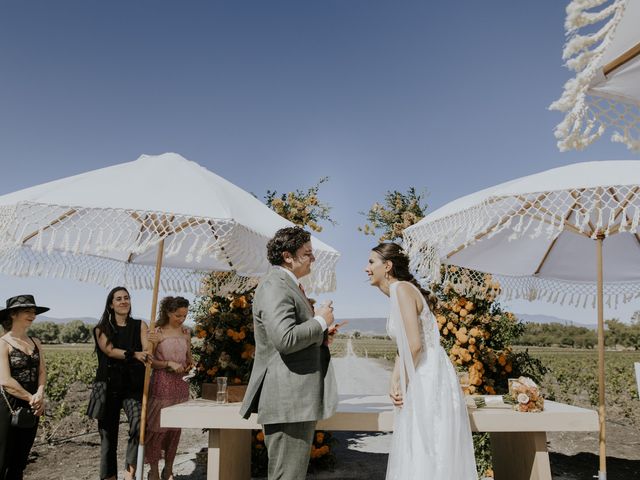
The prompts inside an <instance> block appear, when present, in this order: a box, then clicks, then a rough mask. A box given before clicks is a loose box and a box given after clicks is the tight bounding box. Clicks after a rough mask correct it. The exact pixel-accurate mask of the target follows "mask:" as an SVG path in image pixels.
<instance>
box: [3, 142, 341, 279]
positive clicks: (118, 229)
mask: <svg viewBox="0 0 640 480" xmlns="http://www.w3.org/2000/svg"><path fill="white" fill-rule="evenodd" d="M291 225H292V224H291V223H290V222H289V221H287V220H285V219H284V218H282V217H280V216H279V215H277V214H276V213H275V212H273V211H272V210H271V209H269V208H268V207H267V206H266V205H264V204H263V203H262V202H260V201H259V200H258V199H257V198H255V197H254V196H253V195H251V194H249V193H247V192H245V191H244V190H242V189H241V188H239V187H237V186H235V185H233V184H232V183H230V182H228V181H227V180H225V179H224V178H222V177H220V176H218V175H216V174H215V173H212V172H210V171H208V170H207V169H205V168H204V167H201V166H200V165H198V164H197V163H195V162H191V161H188V160H186V159H185V158H183V157H181V156H180V155H177V154H175V153H165V154H163V155H158V156H151V155H142V156H141V157H140V158H138V159H137V160H135V161H133V162H128V163H123V164H119V165H115V166H111V167H107V168H102V169H99V170H93V171H90V172H87V173H83V174H80V175H75V176H72V177H68V178H64V179H61V180H56V181H53V182H49V183H45V184H42V185H38V186H35V187H31V188H27V189H24V190H20V191H17V192H14V193H10V194H8V195H4V196H2V197H0V252H1V253H0V272H2V273H6V274H10V275H19V276H31V275H37V276H50V277H64V278H71V279H76V280H82V281H89V282H94V283H99V284H102V285H114V284H120V283H124V284H126V285H129V286H131V287H133V288H146V289H151V288H152V286H153V279H154V271H155V266H156V253H157V246H158V244H159V242H160V240H162V239H164V259H163V271H162V280H161V287H162V289H164V290H168V291H177V292H179V291H191V292H197V291H198V288H199V282H200V279H201V277H202V272H210V271H222V272H225V271H229V272H231V271H233V272H236V273H237V275H232V276H227V279H228V278H233V279H234V280H233V281H231V282H230V283H229V282H227V283H225V284H224V285H221V288H226V289H227V290H232V289H242V288H245V287H246V286H247V285H248V284H251V283H252V282H254V281H255V277H258V276H260V275H262V274H263V273H265V272H266V270H267V269H268V267H269V263H268V261H267V258H266V243H267V241H268V240H269V238H271V237H272V236H273V234H274V233H275V232H276V230H278V229H280V228H283V227H286V226H291ZM312 245H313V249H314V254H315V256H316V259H317V260H316V262H315V263H314V268H313V271H312V273H311V275H309V277H308V278H307V279H304V283H305V286H306V287H307V288H308V289H309V290H310V291H315V292H325V291H331V290H334V289H335V264H336V261H337V259H338V257H339V254H338V252H337V251H336V250H334V249H333V248H331V247H330V246H328V245H326V244H325V243H323V242H321V241H320V240H318V239H317V238H313V239H312Z"/></svg>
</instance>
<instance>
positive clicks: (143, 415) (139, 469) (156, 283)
mask: <svg viewBox="0 0 640 480" xmlns="http://www.w3.org/2000/svg"><path fill="white" fill-rule="evenodd" d="M163 257H164V239H162V240H160V243H159V244H158V254H157V256H156V273H155V278H154V280H153V299H152V300H151V318H150V319H149V331H151V330H152V329H153V328H154V327H155V323H156V308H157V305H158V290H159V289H160V271H161V270H162V259H163ZM151 353H152V354H153V345H151ZM150 379H151V365H147V366H146V368H145V371H144V387H143V390H142V411H141V412H140V443H139V445H138V464H137V466H136V480H142V475H143V471H144V431H145V429H146V423H147V400H148V398H149V380H150Z"/></svg>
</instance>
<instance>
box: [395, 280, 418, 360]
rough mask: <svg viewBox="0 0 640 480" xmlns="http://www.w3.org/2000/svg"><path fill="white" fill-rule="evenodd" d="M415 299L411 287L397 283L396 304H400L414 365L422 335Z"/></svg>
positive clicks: (414, 293) (413, 290)
mask: <svg viewBox="0 0 640 480" xmlns="http://www.w3.org/2000/svg"><path fill="white" fill-rule="evenodd" d="M417 300H418V299H417V298H416V291H415V289H414V288H413V287H411V286H410V285H407V284H404V283H401V284H400V285H398V304H399V305H400V314H401V315H402V323H403V324H404V330H405V332H406V333H407V340H408V341H409V350H411V358H412V359H413V364H414V365H416V364H417V363H418V360H419V359H420V354H421V353H422V335H421V334H420V317H419V313H418V308H419V307H418V302H417Z"/></svg>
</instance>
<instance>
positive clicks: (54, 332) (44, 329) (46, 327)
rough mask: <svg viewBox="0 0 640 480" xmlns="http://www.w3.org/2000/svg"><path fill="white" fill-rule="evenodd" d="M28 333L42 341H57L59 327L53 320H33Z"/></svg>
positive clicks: (58, 339) (58, 340)
mask: <svg viewBox="0 0 640 480" xmlns="http://www.w3.org/2000/svg"><path fill="white" fill-rule="evenodd" d="M29 335H31V336H32V337H35V338H37V339H39V340H40V341H41V342H42V343H59V342H60V338H59V336H60V327H59V326H58V324H56V323H54V322H34V323H33V324H32V325H31V327H29Z"/></svg>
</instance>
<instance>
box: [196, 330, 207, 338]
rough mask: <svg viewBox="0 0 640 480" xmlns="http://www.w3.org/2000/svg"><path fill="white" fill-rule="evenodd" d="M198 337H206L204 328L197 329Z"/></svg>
mask: <svg viewBox="0 0 640 480" xmlns="http://www.w3.org/2000/svg"><path fill="white" fill-rule="evenodd" d="M198 338H207V331H206V330H198Z"/></svg>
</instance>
